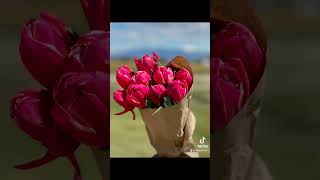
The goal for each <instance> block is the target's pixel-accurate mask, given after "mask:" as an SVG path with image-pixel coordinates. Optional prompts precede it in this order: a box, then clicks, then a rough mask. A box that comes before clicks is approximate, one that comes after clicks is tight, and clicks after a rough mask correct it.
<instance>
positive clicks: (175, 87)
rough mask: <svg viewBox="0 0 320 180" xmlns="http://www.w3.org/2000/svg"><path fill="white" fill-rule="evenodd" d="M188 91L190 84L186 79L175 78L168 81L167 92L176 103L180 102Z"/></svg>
mask: <svg viewBox="0 0 320 180" xmlns="http://www.w3.org/2000/svg"><path fill="white" fill-rule="evenodd" d="M187 92H188V84H187V83H186V82H185V81H180V80H173V81H172V82H170V83H168V87H167V94H168V96H169V97H170V98H171V99H172V100H173V102H174V103H179V102H180V101H181V100H182V99H183V98H184V97H185V96H186V94H187Z"/></svg>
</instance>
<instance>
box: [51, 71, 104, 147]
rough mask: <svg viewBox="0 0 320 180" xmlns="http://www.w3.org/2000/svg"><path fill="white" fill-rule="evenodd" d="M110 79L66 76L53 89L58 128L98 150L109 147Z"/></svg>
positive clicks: (98, 75)
mask: <svg viewBox="0 0 320 180" xmlns="http://www.w3.org/2000/svg"><path fill="white" fill-rule="evenodd" d="M108 79H109V76H108V74H107V73H104V72H101V71H97V72H90V73H87V72H83V73H67V74H64V75H63V76H62V77H61V78H60V80H59V81H58V83H57V85H56V86H55V87H54V89H53V99H54V102H55V104H54V106H53V108H52V110H51V114H52V116H53V119H54V122H55V124H56V125H57V126H58V127H59V128H60V129H61V130H63V131H64V132H65V133H67V134H70V136H72V137H73V138H74V139H76V140H78V141H79V142H81V143H83V144H86V145H88V146H93V147H96V148H101V147H108V146H109V122H108V118H109V108H108V107H109V98H110V96H109V93H108V91H109V83H108Z"/></svg>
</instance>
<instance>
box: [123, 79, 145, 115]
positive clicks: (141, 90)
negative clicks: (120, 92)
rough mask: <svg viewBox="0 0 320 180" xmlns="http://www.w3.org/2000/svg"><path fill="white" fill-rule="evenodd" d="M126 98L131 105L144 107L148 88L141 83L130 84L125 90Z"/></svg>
mask: <svg viewBox="0 0 320 180" xmlns="http://www.w3.org/2000/svg"><path fill="white" fill-rule="evenodd" d="M126 94H127V96H126V100H127V102H128V103H130V104H131V105H132V106H134V107H137V108H141V109H143V108H146V100H147V98H148V94H149V88H148V87H147V86H146V85H143V84H131V85H129V87H128V89H127V91H126Z"/></svg>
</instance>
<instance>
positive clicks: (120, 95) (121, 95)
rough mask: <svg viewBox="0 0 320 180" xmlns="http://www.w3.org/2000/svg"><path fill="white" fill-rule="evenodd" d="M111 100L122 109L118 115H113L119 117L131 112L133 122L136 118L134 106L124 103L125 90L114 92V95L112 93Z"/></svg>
mask: <svg viewBox="0 0 320 180" xmlns="http://www.w3.org/2000/svg"><path fill="white" fill-rule="evenodd" d="M113 99H114V100H115V101H116V102H117V103H118V104H119V105H120V106H122V107H123V108H124V111H122V112H120V113H117V114H115V115H121V114H124V113H126V112H129V111H131V112H132V114H133V120H135V119H136V116H135V114H134V111H133V109H134V106H132V105H131V104H129V103H128V102H127V101H126V90H116V91H115V92H114V93H113Z"/></svg>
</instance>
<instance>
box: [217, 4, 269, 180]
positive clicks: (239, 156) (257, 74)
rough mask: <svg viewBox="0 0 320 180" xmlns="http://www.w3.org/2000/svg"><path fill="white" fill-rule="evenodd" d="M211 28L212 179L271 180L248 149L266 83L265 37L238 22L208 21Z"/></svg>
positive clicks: (262, 164)
mask: <svg viewBox="0 0 320 180" xmlns="http://www.w3.org/2000/svg"><path fill="white" fill-rule="evenodd" d="M221 2H223V1H221ZM221 7H223V6H221ZM246 17H247V16H246ZM249 17H250V16H249ZM254 17H255V16H254ZM250 23H251V22H250ZM254 23H256V24H259V23H258V22H254ZM212 25H213V28H212V30H213V34H212V38H213V39H212V50H211V53H212V54H211V62H212V64H211V79H212V80H211V82H212V83H211V88H212V94H213V96H212V101H211V102H212V103H213V104H214V106H212V112H213V123H211V125H212V126H211V130H212V131H213V138H211V139H212V147H213V149H214V150H213V151H211V152H213V154H212V155H211V163H212V164H213V166H214V168H212V171H211V172H212V177H213V178H214V179H221V180H222V179H223V180H231V179H234V178H233V177H237V178H239V179H246V180H256V179H260V180H270V179H272V178H271V176H270V173H269V172H268V169H267V167H266V165H265V164H264V162H263V160H262V159H261V158H260V157H259V156H258V155H257V154H256V152H255V150H254V145H253V141H254V140H253V138H254V127H255V123H256V120H257V118H258V114H259V112H260V109H261V105H262V100H263V91H264V84H265V67H266V55H265V51H266V49H265V47H266V44H264V43H263V42H266V39H265V36H264V35H263V34H259V32H262V30H261V29H259V30H257V31H252V29H254V28H257V27H256V26H248V25H247V26H245V25H243V24H240V23H238V22H233V21H228V20H223V19H213V22H212ZM248 27H251V29H249V28H248ZM253 32H255V34H254V33H253ZM257 39H258V40H259V41H258V40H257Z"/></svg>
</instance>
